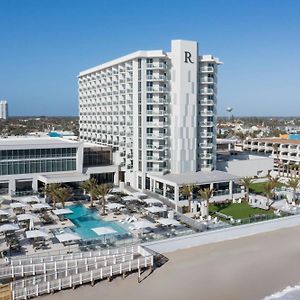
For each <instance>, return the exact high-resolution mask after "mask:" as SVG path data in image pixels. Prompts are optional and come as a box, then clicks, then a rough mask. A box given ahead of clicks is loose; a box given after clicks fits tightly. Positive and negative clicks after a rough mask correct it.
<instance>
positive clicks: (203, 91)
mask: <svg viewBox="0 0 300 300" xmlns="http://www.w3.org/2000/svg"><path fill="white" fill-rule="evenodd" d="M200 93H201V95H213V94H214V90H213V89H201V90H200Z"/></svg>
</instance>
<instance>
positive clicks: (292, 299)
mask: <svg viewBox="0 0 300 300" xmlns="http://www.w3.org/2000/svg"><path fill="white" fill-rule="evenodd" d="M263 300H300V285H295V286H288V287H286V288H285V289H284V290H282V291H281V292H277V293H275V294H272V295H270V296H267V297H265V298H264V299H263Z"/></svg>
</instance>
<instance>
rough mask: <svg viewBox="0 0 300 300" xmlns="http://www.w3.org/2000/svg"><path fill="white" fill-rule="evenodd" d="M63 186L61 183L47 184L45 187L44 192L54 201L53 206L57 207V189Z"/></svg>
mask: <svg viewBox="0 0 300 300" xmlns="http://www.w3.org/2000/svg"><path fill="white" fill-rule="evenodd" d="M60 188H61V185H60V184H59V183H50V184H46V185H45V186H44V189H43V193H44V194H45V195H46V196H48V197H49V198H50V199H51V201H52V202H53V207H54V208H56V202H57V201H58V195H57V191H58V190H59V189H60Z"/></svg>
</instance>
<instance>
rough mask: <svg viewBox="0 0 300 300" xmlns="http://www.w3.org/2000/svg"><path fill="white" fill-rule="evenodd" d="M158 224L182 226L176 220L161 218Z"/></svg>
mask: <svg viewBox="0 0 300 300" xmlns="http://www.w3.org/2000/svg"><path fill="white" fill-rule="evenodd" d="M157 222H158V223H159V224H161V225H163V226H181V224H180V223H179V222H178V221H177V220H175V219H168V218H160V219H158V220H157Z"/></svg>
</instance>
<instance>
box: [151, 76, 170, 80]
mask: <svg viewBox="0 0 300 300" xmlns="http://www.w3.org/2000/svg"><path fill="white" fill-rule="evenodd" d="M166 80H168V78H167V76H164V75H158V76H154V75H147V81H166Z"/></svg>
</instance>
